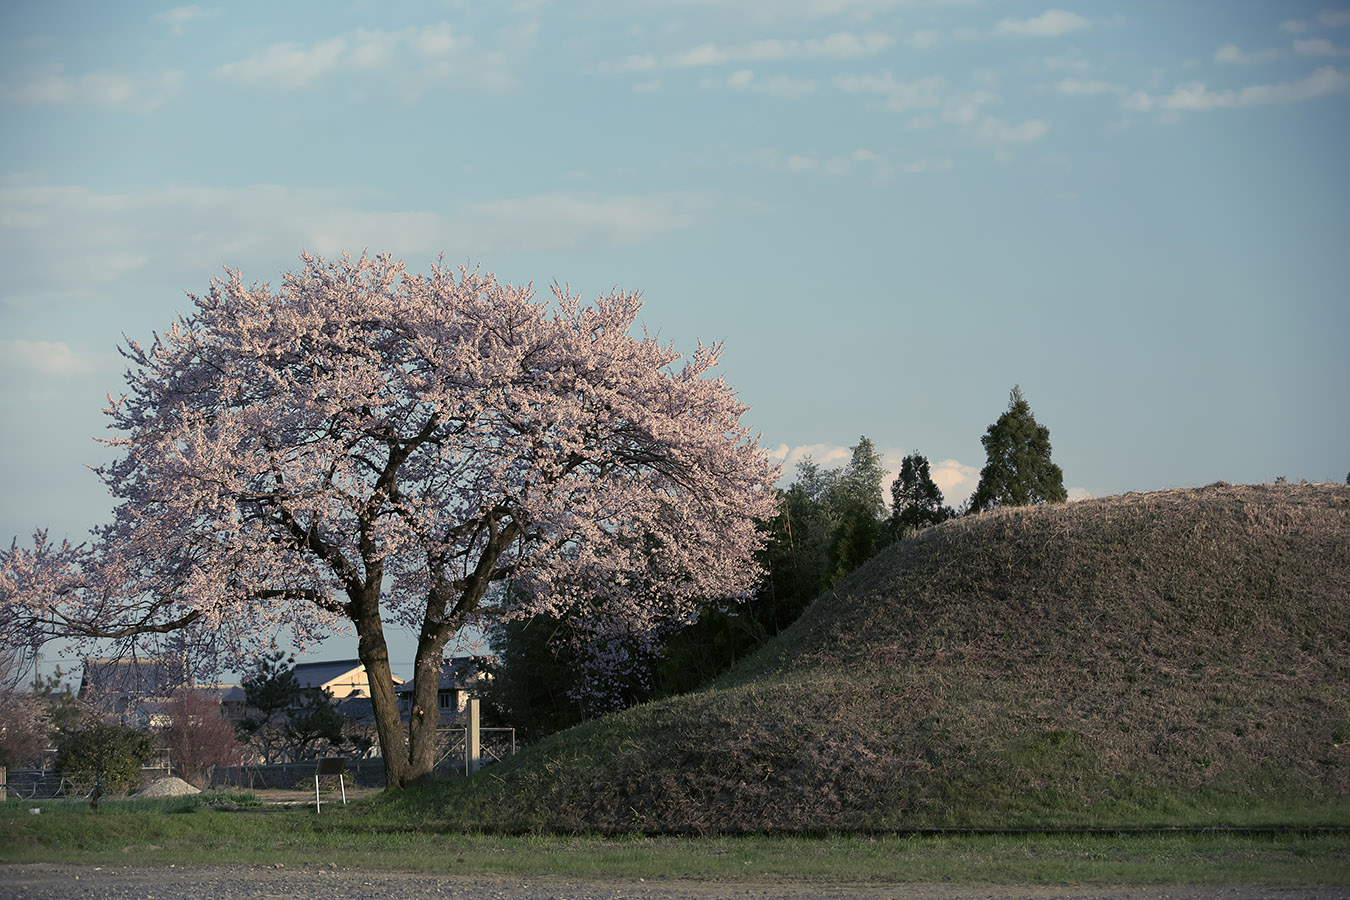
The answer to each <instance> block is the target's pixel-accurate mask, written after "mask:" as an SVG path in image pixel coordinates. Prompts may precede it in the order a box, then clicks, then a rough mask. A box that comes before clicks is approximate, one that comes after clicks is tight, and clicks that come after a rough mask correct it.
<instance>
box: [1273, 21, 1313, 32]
mask: <svg viewBox="0 0 1350 900" xmlns="http://www.w3.org/2000/svg"><path fill="white" fill-rule="evenodd" d="M1307 30H1308V23H1307V22H1305V21H1304V20H1302V19H1286V20H1285V21H1283V22H1281V23H1280V31H1283V32H1284V33H1285V34H1303V32H1305V31H1307Z"/></svg>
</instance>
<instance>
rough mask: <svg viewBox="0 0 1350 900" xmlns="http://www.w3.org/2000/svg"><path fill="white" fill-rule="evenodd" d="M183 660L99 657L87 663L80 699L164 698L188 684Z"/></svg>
mask: <svg viewBox="0 0 1350 900" xmlns="http://www.w3.org/2000/svg"><path fill="white" fill-rule="evenodd" d="M187 680H188V679H187V673H186V672H185V671H184V669H183V663H182V660H178V659H169V658H166V657H158V656H154V657H97V656H90V657H86V658H85V660H84V672H83V673H82V674H81V676H80V690H79V696H80V697H83V698H89V697H99V696H104V697H106V696H110V695H113V694H134V695H137V696H146V697H162V696H167V695H168V694H169V693H171V692H172V691H173V690H174V688H177V687H181V686H182V685H183V684H184V682H186V681H187Z"/></svg>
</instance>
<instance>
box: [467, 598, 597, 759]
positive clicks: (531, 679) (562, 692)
mask: <svg viewBox="0 0 1350 900" xmlns="http://www.w3.org/2000/svg"><path fill="white" fill-rule="evenodd" d="M562 627H563V625H562V622H561V621H560V620H559V619H558V618H556V617H554V616H548V615H544V614H542V613H541V614H539V615H536V616H532V617H530V618H528V619H510V620H499V621H497V622H494V623H493V624H492V625H491V626H490V627H489V628H488V632H487V637H488V643H489V644H490V645H491V646H492V651H493V654H494V655H495V656H496V658H497V659H496V663H495V664H494V665H493V666H492V673H491V674H492V679H491V681H490V682H489V687H488V700H489V702H490V703H491V704H492V706H493V707H494V708H495V710H496V713H497V715H499V716H500V717H501V719H502V721H503V722H504V723H505V724H507V725H510V726H512V727H514V728H515V729H516V733H517V734H518V735H519V736H520V739H521V740H522V741H524V742H525V743H531V742H533V741H537V740H538V739H539V738H541V737H543V736H545V735H548V734H552V733H553V732H555V731H560V730H562V729H563V728H567V727H569V726H572V725H575V724H577V723H578V722H580V721H582V719H583V718H585V715H584V713H585V710H584V709H583V708H582V707H581V704H579V703H578V702H577V701H575V700H573V699H572V698H571V697H569V696H568V692H569V691H570V690H571V689H572V683H573V679H574V677H575V674H574V664H575V662H576V659H575V657H576V653H575V650H574V649H573V648H572V647H571V646H570V645H569V644H568V642H566V641H563V640H561V639H560V635H559V629H561V628H562Z"/></svg>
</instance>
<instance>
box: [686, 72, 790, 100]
mask: <svg viewBox="0 0 1350 900" xmlns="http://www.w3.org/2000/svg"><path fill="white" fill-rule="evenodd" d="M699 83H700V84H701V85H702V86H703V87H705V88H726V89H728V90H733V91H753V92H756V93H760V94H769V95H771V96H774V97H786V98H788V99H795V98H797V97H802V96H805V95H806V94H810V93H812V92H813V91H815V89H816V83H815V81H813V80H811V79H809V78H790V77H788V76H787V75H774V76H772V77H770V78H756V77H755V73H754V72H752V71H751V70H750V69H739V70H737V71H735V72H732V73H731V74H730V75H728V76H727V77H725V78H704V79H702V81H700V82H699Z"/></svg>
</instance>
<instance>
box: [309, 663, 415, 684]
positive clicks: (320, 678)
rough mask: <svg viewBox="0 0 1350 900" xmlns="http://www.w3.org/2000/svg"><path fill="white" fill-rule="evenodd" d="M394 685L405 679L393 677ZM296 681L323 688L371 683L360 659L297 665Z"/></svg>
mask: <svg viewBox="0 0 1350 900" xmlns="http://www.w3.org/2000/svg"><path fill="white" fill-rule="evenodd" d="M392 677H393V679H394V684H395V685H399V684H402V683H403V679H401V678H399V677H398V676H397V675H393V676H392ZM295 680H296V681H297V682H299V683H300V686H301V687H307V688H308V687H322V686H323V685H325V684H332V683H333V682H335V681H336V682H346V683H353V682H360V683H369V679H368V678H367V677H366V667H365V666H364V665H362V664H361V660H359V659H337V660H331V661H325V662H307V663H297V664H296V666H295Z"/></svg>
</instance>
